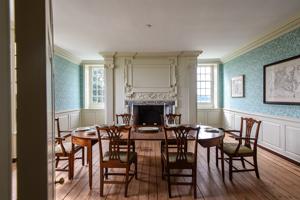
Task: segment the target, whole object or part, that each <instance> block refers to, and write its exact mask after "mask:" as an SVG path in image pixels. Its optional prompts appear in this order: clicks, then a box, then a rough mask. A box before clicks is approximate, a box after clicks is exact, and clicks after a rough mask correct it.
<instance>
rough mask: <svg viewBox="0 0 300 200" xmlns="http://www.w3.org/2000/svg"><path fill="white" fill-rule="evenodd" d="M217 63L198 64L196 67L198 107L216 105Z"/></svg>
mask: <svg viewBox="0 0 300 200" xmlns="http://www.w3.org/2000/svg"><path fill="white" fill-rule="evenodd" d="M215 80H217V65H215V64H198V67H197V104H198V108H199V107H210V108H211V107H217V103H216V99H217V98H216V97H217V92H216V91H217V84H215Z"/></svg>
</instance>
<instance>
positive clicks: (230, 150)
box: [223, 143, 253, 155]
mask: <svg viewBox="0 0 300 200" xmlns="http://www.w3.org/2000/svg"><path fill="white" fill-rule="evenodd" d="M237 146H238V143H223V151H224V153H226V154H230V155H233V154H234V153H235V151H236V148H237ZM251 153H253V150H252V149H250V148H249V147H246V146H245V145H241V146H240V148H239V150H238V152H237V154H239V155H240V154H251Z"/></svg>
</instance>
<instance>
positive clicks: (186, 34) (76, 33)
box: [53, 0, 300, 60]
mask: <svg viewBox="0 0 300 200" xmlns="http://www.w3.org/2000/svg"><path fill="white" fill-rule="evenodd" d="M53 4H54V5H53V10H54V42H55V44H56V45H58V46H60V47H62V48H64V49H65V50H67V51H70V52H71V53H73V54H74V55H76V56H78V57H80V58H81V59H86V60H91V59H99V58H100V56H99V54H98V53H99V52H103V51H122V52H123V51H130V52H139V51H142V52H164V51H183V50H203V54H201V56H200V58H221V57H224V56H225V55H227V54H229V53H231V52H233V51H234V50H236V49H238V48H240V47H242V46H243V45H246V44H247V43H248V42H250V41H252V40H254V39H256V38H257V37H260V36H262V35H264V34H266V33H268V32H269V31H271V30H272V29H274V28H276V27H277V26H279V25H282V24H284V23H285V22H287V20H288V19H289V18H291V17H293V16H295V15H296V14H298V13H299V11H300V0H53ZM146 24H152V25H153V26H152V27H151V28H148V27H147V26H146Z"/></svg>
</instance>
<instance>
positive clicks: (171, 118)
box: [165, 114, 181, 125]
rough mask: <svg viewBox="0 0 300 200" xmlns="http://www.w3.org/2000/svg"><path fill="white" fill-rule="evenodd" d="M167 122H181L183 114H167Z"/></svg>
mask: <svg viewBox="0 0 300 200" xmlns="http://www.w3.org/2000/svg"><path fill="white" fill-rule="evenodd" d="M165 124H166V125H168V124H181V114H166V117H165Z"/></svg>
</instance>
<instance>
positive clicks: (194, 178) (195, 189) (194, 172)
mask: <svg viewBox="0 0 300 200" xmlns="http://www.w3.org/2000/svg"><path fill="white" fill-rule="evenodd" d="M196 169H197V168H196V167H195V168H193V172H192V174H193V189H194V198H195V199H196V198H197V173H196V172H197V171H196Z"/></svg>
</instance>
